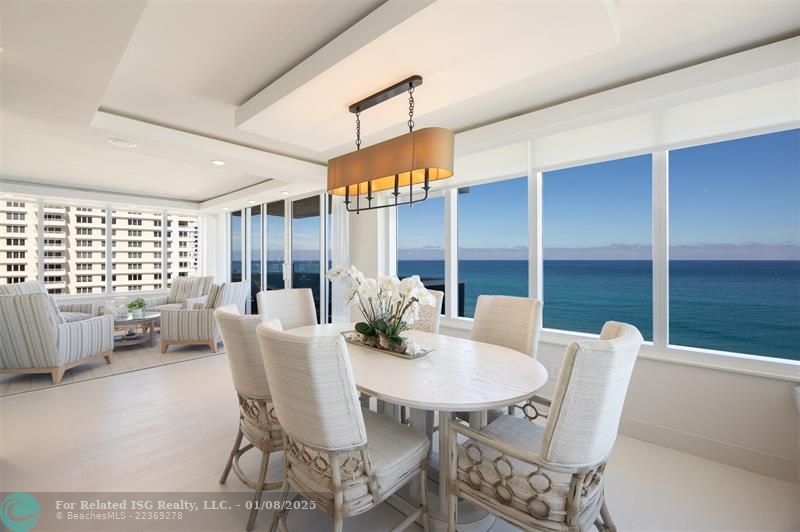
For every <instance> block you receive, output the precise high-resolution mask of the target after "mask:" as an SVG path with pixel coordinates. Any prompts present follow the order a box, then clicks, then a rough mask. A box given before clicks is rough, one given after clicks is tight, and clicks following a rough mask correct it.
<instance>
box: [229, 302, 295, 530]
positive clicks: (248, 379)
mask: <svg viewBox="0 0 800 532" xmlns="http://www.w3.org/2000/svg"><path fill="white" fill-rule="evenodd" d="M214 319H215V320H216V322H217V327H219V332H220V334H221V336H222V341H223V342H224V343H225V352H226V353H227V355H228V365H229V366H230V368H231V376H232V377H233V386H234V388H236V395H237V396H238V398H239V431H238V432H237V433H236V440H235V441H234V443H233V449H232V450H231V454H230V456H229V457H228V463H227V464H225V469H224V470H223V472H222V477H221V478H220V479H219V483H220V484H225V481H226V480H227V479H228V474H229V473H230V472H231V470H233V472H234V473H235V474H236V476H237V477H238V478H239V480H241V481H242V482H243V483H244V484H245V485H246V486H248V487H250V488H252V489H253V490H255V494H254V495H253V507H252V509H251V510H250V516H249V517H248V519H247V527H246V529H247V530H252V529H253V525H254V524H255V522H256V517H257V516H258V509H259V508H258V507H259V502H260V501H261V494H262V492H263V491H264V490H273V489H277V488H279V487H280V486H281V484H282V483H281V482H266V478H267V468H268V467H269V457H270V454H272V453H273V452H275V451H278V450H281V449H282V448H283V435H282V433H281V427H280V424H279V423H278V418H277V417H275V411H274V409H273V407H272V397H271V396H270V392H269V384H268V383H267V375H266V373H265V372H264V362H263V360H262V359H261V350H260V349H259V346H258V336H257V335H256V326H257V325H258V324H259V323H261V318H260V317H259V316H243V315H242V314H240V313H239V309H238V308H237V307H236V305H225V306H223V307H220V308H218V309H217V310H215V311H214ZM268 326H269V327H274V328H276V329H280V328H281V324H280V322H279V321H278V320H272V321H270V322H268ZM243 438H244V439H246V440H247V441H248V442H249V443H248V444H247V445H245V446H244V447H243V446H242V439H243ZM251 449H258V450H259V451H261V467H260V469H259V473H258V477H257V478H256V479H255V480H253V479H250V478H248V477H247V475H245V474H244V472H243V471H242V469H241V468H240V467H239V459H240V458H241V456H242V455H243V454H244V453H246V452H247V451H249V450H251Z"/></svg>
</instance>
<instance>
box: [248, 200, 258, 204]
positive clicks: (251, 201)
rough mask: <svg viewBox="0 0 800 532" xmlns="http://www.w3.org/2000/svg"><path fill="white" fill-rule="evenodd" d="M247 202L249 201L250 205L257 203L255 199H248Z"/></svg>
mask: <svg viewBox="0 0 800 532" xmlns="http://www.w3.org/2000/svg"><path fill="white" fill-rule="evenodd" d="M247 203H249V204H250V205H255V203H256V202H255V201H253V200H250V201H248V202H247Z"/></svg>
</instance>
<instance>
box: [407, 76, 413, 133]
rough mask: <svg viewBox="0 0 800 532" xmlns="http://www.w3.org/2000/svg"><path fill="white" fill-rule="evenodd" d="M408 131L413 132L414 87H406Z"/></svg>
mask: <svg viewBox="0 0 800 532" xmlns="http://www.w3.org/2000/svg"><path fill="white" fill-rule="evenodd" d="M408 131H409V132H413V131H414V85H412V84H410V83H409V85H408Z"/></svg>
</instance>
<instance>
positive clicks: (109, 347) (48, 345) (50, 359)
mask: <svg viewBox="0 0 800 532" xmlns="http://www.w3.org/2000/svg"><path fill="white" fill-rule="evenodd" d="M0 338H2V341H0V373H50V375H51V376H52V379H53V384H58V383H60V382H61V379H62V378H63V376H64V372H65V371H66V370H68V369H70V368H74V367H75V366H80V365H82V364H86V363H88V362H93V361H97V360H99V359H100V358H105V359H106V362H107V363H109V364H110V363H111V352H112V351H113V349H114V317H113V316H99V317H95V318H89V319H85V320H80V321H75V322H72V323H65V322H63V320H62V318H61V317H60V316H59V314H58V307H56V306H55V304H54V303H53V300H52V299H51V298H50V297H49V296H48V295H47V294H41V293H34V294H19V295H0Z"/></svg>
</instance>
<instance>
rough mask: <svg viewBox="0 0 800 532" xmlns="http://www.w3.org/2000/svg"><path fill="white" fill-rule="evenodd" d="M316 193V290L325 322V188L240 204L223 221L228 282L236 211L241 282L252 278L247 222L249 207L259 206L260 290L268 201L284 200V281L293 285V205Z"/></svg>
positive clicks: (264, 267)
mask: <svg viewBox="0 0 800 532" xmlns="http://www.w3.org/2000/svg"><path fill="white" fill-rule="evenodd" d="M314 196H318V197H319V212H320V214H319V234H320V241H319V261H320V275H319V294H320V309H319V314H320V315H319V319H320V323H327V322H328V312H327V308H328V301H329V298H330V294H329V293H328V282H327V278H326V276H325V274H326V273H327V271H328V259H329V253H330V250H329V249H328V238H327V237H328V231H329V228H328V227H327V225H328V224H327V218H328V216H327V213H328V203H329V202H328V195H327V194H325V193H324V192H316V193H311V194H303V195H300V196H296V197H292V198H287V199H284V200H273V201H268V202H264V203H260V204H258V205H249V206H247V207H242V208H241V209H235V210H232V211H230V212H229V213H228V216H227V222H228V223H227V224H226V226H227V227H226V229H227V231H226V233H227V234H226V236H227V239H228V241H229V242H228V269H229V271H228V282H231V281H230V279H231V275H232V273H233V271H232V268H231V264H232V259H233V246H232V245H231V244H232V242H231V241H230V239H231V226H232V223H231V219H232V216H233V214H234V213H235V212H240V211H241V213H242V223H241V227H242V230H241V234H240V238H241V249H242V254H243V257H242V262H243V264H242V282H247V283H250V282H251V277H252V264H251V263H250V255H251V253H252V249H253V248H252V241H251V239H250V238H249V237H250V236H251V235H250V230H249V229H250V226H251V223H252V219H251V217H252V208H253V207H260V208H261V221H260V223H259V227H260V230H261V235H260V243H261V253H260V257H261V272H260V276H261V287H262V290H265V289H266V286H267V242H268V238H269V235H268V233H267V231H268V227H267V214H266V213H267V205H269V204H271V203H276V202H278V201H283V206H284V224H283V231H284V235H283V236H284V240H283V267H282V270H283V282H284V287H285V288H287V289H288V288H293V284H292V264H293V257H292V237H293V235H292V225H293V224H292V220H293V214H294V213H293V209H294V202H295V201H299V200H303V199H307V198H310V197H314ZM251 296H253V297H254V296H255V294H251Z"/></svg>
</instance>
